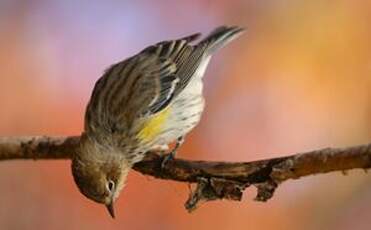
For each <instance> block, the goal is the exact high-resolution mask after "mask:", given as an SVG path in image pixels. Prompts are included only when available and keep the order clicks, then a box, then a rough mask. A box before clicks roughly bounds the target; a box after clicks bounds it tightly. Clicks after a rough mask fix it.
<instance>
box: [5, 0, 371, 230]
mask: <svg viewBox="0 0 371 230" xmlns="http://www.w3.org/2000/svg"><path fill="white" fill-rule="evenodd" d="M370 15H371V2H370V1H367V0H364V1H330V0H328V1H327V0H325V1H323V0H316V1H293V0H279V1H275V0H267V1H246V0H236V1H221V0H219V1H210V0H208V1H206V0H205V1H170V0H168V1H126V2H125V1H113V0H112V1H96V0H94V1H92V0H91V1H76V2H75V1H41V0H40V1H36V0H34V1H31V0H30V1H20V0H19V1H17V0H13V1H12V0H1V1H0V67H1V72H0V108H1V113H0V135H3V136H13V135H14V136H16V135H37V134H45V135H77V134H79V133H80V132H81V130H82V124H83V113H84V109H85V108H84V107H85V105H86V103H87V101H88V99H89V96H90V93H91V90H92V87H93V85H94V82H95V81H96V80H97V79H98V77H99V76H100V75H101V73H102V72H103V70H104V69H105V68H106V67H107V66H109V65H110V64H112V63H114V62H117V61H119V60H122V59H124V58H125V57H128V56H130V55H133V54H135V53H136V52H138V51H139V50H141V49H142V48H144V47H146V46H148V45H150V44H153V43H155V42H158V41H160V40H164V39H170V38H178V37H181V36H185V35H187V34H190V33H193V32H198V31H201V32H203V33H207V32H209V31H210V30H211V29H213V28H214V27H216V26H218V25H222V24H227V25H240V26H243V27H246V28H247V32H246V34H245V35H243V36H242V37H240V38H239V39H238V40H236V41H234V42H233V43H231V44H230V45H229V46H228V47H226V48H225V49H223V50H222V51H220V52H218V53H217V54H216V55H215V57H214V58H213V60H212V62H211V64H210V66H209V68H208V71H207V73H206V77H205V96H206V102H207V107H206V111H205V113H204V116H203V119H202V121H201V123H200V125H199V126H198V127H197V128H196V129H195V130H194V131H193V132H192V133H191V134H190V135H188V137H187V140H186V142H185V144H184V145H183V147H182V148H181V150H180V152H179V155H178V156H180V157H183V158H189V159H207V160H226V161H250V160H256V159H263V158H269V157H277V156H281V155H285V154H291V153H295V152H302V151H307V150H312V149H317V148H322V147H329V146H332V147H341V146H348V145H357V144H362V143H368V142H369V141H370V139H371V131H370V130H371V91H370V89H371V45H370V44H371V43H370V41H371V26H370V21H371V16H370ZM370 183H371V176H370V175H368V174H365V173H364V172H363V171H362V170H354V171H351V172H349V175H348V176H343V175H341V173H332V174H327V175H320V176H315V177H308V178H303V179H301V180H298V181H289V182H286V183H284V184H283V185H282V186H280V187H279V189H278V190H277V192H276V194H275V196H274V197H273V199H272V200H270V201H269V202H267V203H257V202H253V201H252V199H253V197H254V195H255V190H254V189H253V188H251V189H248V190H247V192H245V196H244V200H243V201H242V202H228V201H216V202H210V203H207V204H204V205H202V206H201V207H200V208H199V209H198V210H196V211H195V212H194V213H192V214H188V213H187V212H186V211H185V209H184V208H183V203H184V201H185V200H186V199H187V195H188V192H189V190H188V187H187V184H184V183H177V182H170V181H161V180H156V179H153V178H151V177H147V176H143V175H140V174H138V173H136V172H132V173H131V175H130V177H129V181H128V185H127V187H126V188H125V190H124V191H123V193H122V195H121V197H120V199H119V200H118V202H117V204H116V211H117V218H116V219H115V220H112V219H111V218H110V217H109V215H108V213H107V212H106V210H105V208H104V207H103V206H100V205H98V204H95V203H93V202H91V201H88V200H87V199H85V198H84V197H83V196H82V195H80V194H79V192H78V190H77V188H76V187H75V185H74V182H73V180H72V176H71V173H70V164H69V162H68V161H7V162H1V164H0V184H1V189H0V226H1V229H90V230H93V229H104V228H105V227H109V228H110V229H187V230H188V229H214V230H218V229H289V230H290V229H370V223H369V220H370V218H371V208H370V204H371V187H370Z"/></svg>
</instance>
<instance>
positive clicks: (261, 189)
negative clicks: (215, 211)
mask: <svg viewBox="0 0 371 230" xmlns="http://www.w3.org/2000/svg"><path fill="white" fill-rule="evenodd" d="M79 141H80V138H79V137H78V136H72V137H46V136H36V137H3V138H0V160H10V159H34V160H38V159H69V158H71V156H72V154H74V153H75V152H76V151H78V149H79ZM162 159H163V157H162V156H161V153H160V152H149V153H148V154H147V157H146V158H145V159H144V160H143V161H141V162H139V163H137V164H136V165H135V166H134V169H135V170H136V171H138V172H140V173H143V174H147V175H151V176H154V177H156V178H160V179H168V180H175V181H182V182H189V183H196V184H197V186H196V188H195V189H193V191H192V192H191V194H190V196H189V198H188V200H187V202H186V204H185V207H186V208H187V210H188V211H192V210H194V209H195V208H196V207H197V206H198V204H200V203H201V202H205V201H210V200H216V199H229V200H241V199H242V194H243V191H244V189H246V188H247V187H249V186H250V185H254V186H255V187H257V191H258V192H257V196H256V200H257V201H267V200H268V199H270V198H271V197H272V196H273V193H274V191H275V189H276V188H277V187H278V185H279V184H281V183H282V182H283V181H286V180H288V179H298V178H300V177H303V176H308V175H315V174H318V173H328V172H333V171H341V172H345V171H346V170H350V169H356V168H360V169H365V170H366V169H368V168H370V167H371V144H366V145H359V146H352V147H347V148H325V149H320V150H315V151H310V152H306V153H297V154H293V155H290V156H285V157H278V158H271V159H266V160H259V161H252V162H213V161H191V160H184V159H180V158H177V159H174V160H171V161H169V162H168V163H167V164H166V166H165V167H164V168H161V163H162Z"/></svg>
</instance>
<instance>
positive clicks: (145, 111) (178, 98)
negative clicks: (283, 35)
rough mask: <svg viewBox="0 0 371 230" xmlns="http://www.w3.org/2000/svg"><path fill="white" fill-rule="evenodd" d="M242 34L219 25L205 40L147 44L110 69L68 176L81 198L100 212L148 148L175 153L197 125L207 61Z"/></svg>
mask: <svg viewBox="0 0 371 230" xmlns="http://www.w3.org/2000/svg"><path fill="white" fill-rule="evenodd" d="M243 32H244V29H243V28H242V27H238V26H219V27H217V28H215V29H214V30H212V31H211V33H209V34H208V35H207V36H206V37H205V38H203V39H201V40H200V41H198V42H196V41H197V40H199V39H200V37H201V34H200V33H195V34H191V35H189V36H186V37H183V38H180V39H174V40H166V41H162V42H159V43H157V44H155V45H152V46H149V47H147V48H145V49H143V50H142V51H140V52H139V53H138V54H136V55H134V56H131V57H129V58H127V59H125V60H123V61H120V62H118V63H116V64H113V65H112V66H110V67H109V68H108V69H107V70H106V71H105V72H104V74H103V75H102V77H100V78H99V79H98V81H97V82H96V83H95V86H94V89H93V92H92V94H91V98H90V100H89V102H88V105H87V107H86V111H85V119H84V130H83V132H82V134H81V140H80V146H79V147H80V148H79V150H78V151H76V153H74V154H73V157H72V164H71V169H72V175H73V178H74V181H75V183H76V185H77V187H78V189H79V190H80V192H81V193H82V194H83V195H84V196H86V197H87V198H89V199H91V200H93V201H95V202H97V203H100V204H103V205H105V206H106V208H107V210H108V212H109V214H110V215H111V216H112V218H114V217H115V212H114V202H115V201H116V199H117V198H118V197H119V195H120V192H121V190H122V189H123V187H124V186H125V184H126V180H127V176H128V173H129V171H130V169H131V168H132V167H133V165H134V164H135V163H137V162H139V161H141V160H143V158H144V157H145V156H146V153H147V152H148V151H150V150H153V149H168V145H169V144H171V143H174V142H175V143H176V144H175V147H174V148H173V149H172V150H171V151H170V153H169V154H167V155H166V156H165V157H164V158H163V159H164V160H163V162H162V167H165V166H166V162H168V161H169V160H172V159H173V158H174V156H175V153H176V151H177V149H178V148H179V147H180V146H181V144H182V143H183V141H184V137H185V136H186V135H187V134H188V133H189V132H190V131H191V130H192V129H193V128H194V127H195V126H196V125H197V124H198V123H199V121H200V119H201V115H202V112H203V110H204V106H205V100H204V96H203V80H202V78H203V76H204V74H205V71H206V68H207V65H208V63H209V61H210V58H211V56H212V55H213V54H214V53H215V52H216V51H217V50H219V49H220V48H222V47H224V46H225V45H226V44H228V43H229V42H231V41H232V40H234V39H235V38H237V37H239V36H240V35H241V34H242V33H243Z"/></svg>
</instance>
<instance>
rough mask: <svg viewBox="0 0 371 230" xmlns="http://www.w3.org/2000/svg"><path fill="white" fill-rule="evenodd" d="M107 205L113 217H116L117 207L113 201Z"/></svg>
mask: <svg viewBox="0 0 371 230" xmlns="http://www.w3.org/2000/svg"><path fill="white" fill-rule="evenodd" d="M106 207H107V210H108V212H109V214H110V215H111V216H112V218H115V209H114V208H113V201H111V203H109V204H106Z"/></svg>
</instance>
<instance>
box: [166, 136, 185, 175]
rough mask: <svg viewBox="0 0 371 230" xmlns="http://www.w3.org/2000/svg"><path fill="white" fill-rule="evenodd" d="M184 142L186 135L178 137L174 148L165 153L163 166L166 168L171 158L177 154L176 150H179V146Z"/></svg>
mask: <svg viewBox="0 0 371 230" xmlns="http://www.w3.org/2000/svg"><path fill="white" fill-rule="evenodd" d="M183 142H184V136H180V137H178V138H177V139H176V143H175V146H174V148H173V149H172V150H171V151H170V152H169V153H168V154H166V155H164V159H163V160H162V162H161V168H164V167H165V165H166V163H167V162H168V161H169V160H172V159H174V157H175V155H176V152H177V150H178V149H179V147H180V146H181V145H182V144H183Z"/></svg>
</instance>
